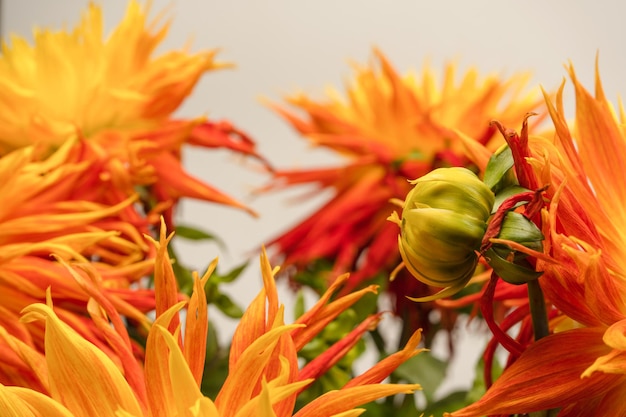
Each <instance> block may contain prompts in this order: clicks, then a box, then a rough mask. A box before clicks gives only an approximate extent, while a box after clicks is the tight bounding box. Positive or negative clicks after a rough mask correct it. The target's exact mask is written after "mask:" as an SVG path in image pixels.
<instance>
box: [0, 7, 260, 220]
mask: <svg viewBox="0 0 626 417" xmlns="http://www.w3.org/2000/svg"><path fill="white" fill-rule="evenodd" d="M146 9H147V8H144V7H142V6H140V5H139V3H138V2H136V1H134V0H133V1H131V2H130V3H129V5H128V9H127V11H126V15H125V17H124V18H123V20H122V21H121V22H120V24H119V25H118V26H117V27H116V28H115V29H114V30H113V32H112V33H111V34H110V35H109V36H108V37H106V38H103V28H102V26H103V24H102V12H101V9H100V7H99V6H97V5H95V4H90V5H89V9H88V10H87V11H86V13H85V14H84V15H83V17H82V19H81V22H80V23H79V24H78V25H77V27H76V28H75V29H74V30H72V31H71V32H65V31H58V32H55V31H50V30H37V31H35V33H34V44H33V45H29V44H28V42H27V41H26V40H24V39H22V38H20V37H18V36H11V38H10V43H6V42H3V44H2V56H0V79H1V80H2V81H0V96H2V100H0V155H4V154H7V153H8V152H10V151H11V150H14V149H19V148H22V147H25V146H30V145H34V146H35V150H36V152H35V154H36V155H37V157H39V158H44V157H45V156H46V155H48V154H50V152H52V151H54V149H57V148H58V147H60V146H61V145H62V144H63V143H65V142H66V141H67V140H71V139H76V146H75V148H74V150H73V158H74V159H75V160H76V161H78V162H80V161H89V162H90V163H92V164H101V165H103V167H104V170H103V173H102V174H101V175H100V176H99V177H97V178H93V179H92V182H91V183H88V184H85V187H86V189H84V190H83V191H85V192H89V193H93V194H94V198H99V200H98V201H105V202H107V203H110V204H116V203H119V201H120V200H124V199H126V198H127V197H128V196H130V195H132V194H134V193H135V192H136V191H138V190H141V191H142V202H143V204H144V205H146V206H147V207H148V208H149V209H152V208H154V207H158V208H159V210H161V211H165V213H166V217H167V220H168V222H171V215H172V210H173V206H174V204H175V203H176V201H177V200H178V199H179V198H180V197H192V198H198V199H203V200H207V201H214V202H218V203H223V204H229V205H232V206H235V207H239V208H243V209H245V210H248V211H250V210H249V209H247V208H245V207H244V206H243V205H242V204H241V203H239V202H237V201H235V200H234V199H232V198H231V197H228V196H227V195H225V194H224V193H222V192H220V191H218V190H217V189H215V188H214V187H211V186H209V185H208V184H205V183H203V182H201V181H200V180H198V179H196V178H194V177H193V176H191V175H189V174H188V173H187V172H186V171H185V170H184V169H183V167H182V165H181V148H182V146H183V145H186V144H191V145H196V146H203V147H218V146H219V147H226V148H229V149H232V150H235V151H237V152H242V153H244V154H248V155H255V156H256V153H255V150H254V143H253V142H252V141H251V140H250V138H248V137H247V136H246V135H245V134H244V133H243V132H241V131H239V130H238V129H236V128H235V127H234V126H232V125H231V124H230V123H228V122H210V121H208V120H206V119H205V118H203V117H199V118H195V119H177V118H175V117H173V112H174V111H175V110H176V109H177V108H178V107H179V106H180V104H181V103H182V102H183V101H184V99H185V98H186V97H187V96H188V95H189V94H190V93H191V91H192V90H193V88H194V86H195V85H196V83H197V82H198V80H199V79H200V77H201V76H202V75H203V74H204V73H206V72H207V71H211V70H214V69H218V68H223V67H225V66H227V64H224V63H220V62H216V61H215V54H216V51H215V50H211V51H204V52H199V53H195V54H191V53H189V52H188V51H186V50H176V51H170V52H166V53H163V54H161V55H155V49H156V48H157V46H158V45H159V44H160V43H161V41H162V40H163V39H164V38H165V36H166V35H167V31H168V24H167V23H165V24H163V23H160V22H159V21H158V20H154V21H149V20H148V17H147V15H148V10H146ZM87 187H89V188H88V189H87Z"/></svg>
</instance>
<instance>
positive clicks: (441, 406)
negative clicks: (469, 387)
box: [423, 391, 468, 416]
mask: <svg viewBox="0 0 626 417" xmlns="http://www.w3.org/2000/svg"><path fill="white" fill-rule="evenodd" d="M467 405H468V402H467V391H455V392H452V393H450V394H448V395H447V396H445V397H444V398H441V399H440V400H437V401H435V402H433V403H432V404H431V403H429V404H428V406H427V407H426V409H425V410H424V411H423V413H424V415H425V416H441V415H443V413H450V412H452V411H456V410H460V409H461V408H463V407H465V406H467Z"/></svg>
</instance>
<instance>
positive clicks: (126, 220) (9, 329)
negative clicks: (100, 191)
mask: <svg viewBox="0 0 626 417" xmlns="http://www.w3.org/2000/svg"><path fill="white" fill-rule="evenodd" d="M72 145H73V144H72V143H71V142H67V143H65V144H63V145H62V146H61V147H60V148H59V149H57V150H56V151H55V152H54V153H53V154H51V155H50V156H49V157H48V158H46V159H44V160H37V159H36V158H35V150H34V148H33V147H26V148H21V149H18V150H14V151H12V152H10V153H9V154H7V155H5V156H4V157H2V158H0V194H1V195H2V196H3V204H2V206H1V207H0V229H2V233H0V313H1V314H0V325H1V326H2V329H3V331H2V334H3V336H2V338H1V340H2V341H0V359H1V360H0V383H3V384H9V385H22V386H30V387H36V388H37V389H40V390H43V389H44V387H43V386H41V385H40V383H39V381H37V380H35V379H33V375H32V373H30V372H28V371H27V370H25V369H24V367H23V366H21V365H20V362H19V361H18V360H17V358H16V357H15V354H14V353H12V351H11V349H8V347H9V346H10V345H11V343H10V342H8V340H9V339H7V338H8V337H15V338H17V339H18V340H19V343H20V344H24V345H26V346H28V347H29V348H30V349H32V350H34V351H35V352H43V351H44V338H43V327H42V326H41V325H38V324H29V325H26V324H24V323H21V322H20V321H19V316H20V312H21V310H22V309H23V308H25V307H27V306H28V305H30V304H33V303H37V302H42V301H44V300H45V294H46V291H47V290H50V291H51V293H52V294H53V296H54V297H55V300H57V310H56V311H57V314H58V316H59V317H61V318H62V319H63V320H64V321H66V322H67V323H68V324H69V325H70V326H71V327H72V328H74V330H75V331H77V332H78V333H79V334H80V335H81V336H82V337H83V338H85V339H86V340H89V341H90V342H91V343H94V344H95V345H97V346H98V347H99V348H101V349H102V350H103V351H105V352H106V354H108V355H110V356H111V357H116V353H115V352H114V351H113V350H111V349H110V347H109V346H108V344H107V343H106V339H105V338H103V337H102V335H99V334H98V331H97V329H96V326H94V323H93V322H92V321H90V320H86V319H85V317H86V315H87V310H88V300H89V297H90V295H89V291H96V290H97V291H98V292H99V293H101V294H102V297H105V298H106V299H107V300H108V302H109V303H111V304H112V305H113V306H115V308H117V309H119V311H120V312H121V313H122V314H124V316H125V317H126V318H127V319H129V320H131V321H132V322H134V323H137V324H138V325H139V326H140V327H141V323H142V322H145V319H144V313H145V312H147V311H150V310H152V309H154V306H155V301H154V294H153V292H152V290H148V289H142V288H141V287H139V286H138V285H137V284H138V283H139V281H140V280H141V279H142V278H143V277H145V276H147V275H148V274H150V273H151V271H152V263H153V261H151V260H149V258H151V257H153V252H154V251H153V250H152V249H151V248H150V246H149V245H147V244H146V242H145V240H144V238H143V236H142V233H144V232H147V231H148V229H147V228H146V227H145V226H146V224H145V222H143V223H134V222H133V218H132V217H129V216H126V215H125V211H126V210H128V209H129V207H131V206H132V205H133V203H134V201H135V199H133V198H127V199H126V200H125V201H122V202H120V203H119V204H117V205H114V206H109V205H105V204H102V203H98V202H94V201H90V200H88V199H87V200H83V199H81V198H80V193H78V195H77V189H78V188H79V185H80V184H81V182H82V180H83V179H84V178H85V177H86V176H89V175H90V174H91V172H93V170H94V167H92V166H90V165H89V163H87V162H86V161H84V162H81V163H75V162H71V161H68V156H69V154H70V153H71V148H72ZM51 254H54V255H55V256H56V258H57V259H58V260H59V262H61V261H77V262H82V263H87V262H89V263H90V265H91V266H90V268H91V269H90V270H93V271H94V274H97V279H96V275H93V274H92V275H91V277H92V278H94V279H93V280H91V279H89V278H88V277H85V279H83V280H80V281H78V280H75V279H74V278H72V275H71V274H70V273H69V271H68V270H67V269H66V268H64V267H63V266H62V265H61V264H60V263H59V262H57V261H55V259H54V258H53V257H52V256H51ZM134 348H135V350H134V352H133V355H136V356H137V357H138V358H140V357H142V355H143V353H142V349H140V348H139V346H138V345H137V346H134Z"/></svg>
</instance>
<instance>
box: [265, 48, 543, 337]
mask: <svg viewBox="0 0 626 417" xmlns="http://www.w3.org/2000/svg"><path fill="white" fill-rule="evenodd" d="M374 56H375V61H376V65H372V66H365V67H363V66H355V76H354V79H352V80H351V81H350V82H349V84H348V87H347V88H346V93H345V96H342V95H341V94H340V93H338V92H336V91H334V90H332V91H330V92H329V98H328V99H326V100H323V101H315V100H313V99H311V98H309V97H307V96H305V95H304V94H300V95H295V96H292V97H289V98H288V99H287V102H288V104H289V106H290V107H291V108H288V107H287V106H279V105H272V107H273V108H274V109H275V110H276V111H277V112H278V113H279V114H280V115H281V116H283V117H284V118H285V119H286V120H287V121H288V122H289V123H291V125H292V126H293V127H294V128H295V129H296V130H297V132H298V133H300V134H301V135H302V136H304V137H306V139H307V140H309V141H310V142H311V143H312V144H313V145H314V146H320V147H324V148H328V149H331V150H333V151H335V152H337V153H338V154H339V155H340V156H341V157H342V158H343V159H344V160H345V163H340V164H339V165H338V166H337V167H334V168H322V169H310V170H307V169H294V170H277V171H276V172H275V176H274V180H273V182H272V183H271V184H270V185H269V186H268V187H267V188H268V189H281V188H285V187H292V186H299V185H303V184H311V185H313V186H316V187H318V188H319V189H327V190H332V193H333V195H332V197H331V198H330V199H329V201H328V202H327V203H326V204H324V205H323V206H322V207H320V209H319V210H317V211H315V213H314V214H313V215H311V216H310V217H308V218H307V219H305V220H304V221H303V222H301V223H300V224H298V225H297V226H295V227H294V228H292V229H291V230H289V231H286V232H285V233H284V234H282V235H280V236H278V237H277V238H275V239H274V240H273V241H272V242H271V244H270V245H269V247H270V249H274V250H275V251H276V252H277V253H278V254H279V255H280V257H281V259H282V261H283V262H284V263H285V264H286V265H289V266H292V267H294V268H295V269H296V270H297V271H302V270H306V269H307V268H310V265H312V263H313V262H314V261H316V260H325V261H326V262H330V264H331V265H332V271H333V273H332V274H331V276H330V279H331V280H332V278H333V277H334V276H336V275H337V274H339V273H342V272H344V271H355V272H354V273H353V274H352V275H351V278H350V282H349V283H348V287H358V286H359V285H362V283H363V281H365V280H368V279H371V278H372V277H374V276H376V275H377V274H381V273H382V274H385V275H386V276H388V275H389V273H390V272H391V271H392V270H393V268H394V267H395V266H396V265H398V264H399V263H400V257H399V254H398V250H397V237H398V228H397V226H396V225H394V224H392V223H391V222H388V221H387V217H388V216H389V214H390V213H392V212H393V211H394V210H395V209H396V206H395V205H394V204H393V203H391V202H390V200H392V199H404V197H405V196H406V195H407V193H408V192H409V191H410V189H411V185H410V184H409V182H408V180H414V179H416V178H419V177H421V176H423V175H425V174H426V173H428V172H429V171H431V170H432V169H434V168H438V167H449V166H468V167H470V168H472V169H475V168H476V167H475V166H473V165H472V164H471V163H470V160H469V159H468V158H467V157H466V151H465V147H464V146H465V145H464V144H463V142H464V140H462V139H461V136H462V137H463V138H467V137H469V138H472V140H475V141H477V142H478V143H481V144H484V145H485V146H487V147H489V149H492V150H495V149H496V148H497V147H498V146H499V145H500V144H501V143H502V139H501V137H500V135H499V134H497V131H496V129H495V128H494V127H492V126H490V124H489V122H490V121H491V120H492V119H496V118H497V119H499V120H506V121H508V122H509V123H513V122H517V121H518V120H519V119H520V118H521V117H522V116H523V115H524V114H525V113H526V112H528V111H531V110H533V109H535V110H537V108H538V106H540V103H541V97H540V93H539V91H530V90H528V91H527V90H526V89H525V86H526V82H527V80H528V77H527V75H526V74H517V75H515V76H513V77H511V78H509V79H506V80H503V79H502V78H501V77H499V76H495V75H491V76H487V77H480V76H479V74H478V71H476V70H475V69H470V70H469V71H467V72H466V73H465V74H464V75H463V76H462V77H461V79H460V80H458V79H457V77H456V70H457V69H456V66H455V65H453V64H449V65H447V66H446V67H445V71H444V77H443V81H442V82H441V83H438V82H437V80H436V76H435V74H434V71H433V70H432V69H431V68H430V67H428V66H426V67H425V69H424V71H423V72H422V74H421V75H417V74H415V73H409V74H407V75H405V76H402V75H400V74H399V73H398V72H397V71H396V70H395V69H394V68H393V66H392V65H391V64H390V62H389V61H388V60H387V58H386V57H385V56H384V55H383V54H382V53H381V52H380V51H378V50H375V51H374ZM292 108H293V109H292ZM537 111H538V110H537ZM296 278H297V275H296ZM390 285H391V290H392V292H393V293H396V294H397V297H396V299H397V304H398V306H397V307H398V308H399V309H400V310H406V311H409V310H416V307H415V304H414V303H412V302H410V301H408V300H406V298H405V296H406V295H413V296H418V297H419V296H427V295H430V294H431V293H432V292H433V291H434V289H431V288H430V287H428V286H426V285H424V284H422V283H419V282H418V281H416V280H415V279H413V278H412V277H411V276H410V274H408V273H406V272H404V271H403V272H401V273H400V274H398V276H397V278H396V279H395V280H394V281H393V282H392V283H391V284H390ZM420 308H421V307H420ZM420 315H421V316H422V317H423V316H424V314H420ZM426 315H427V314H426ZM416 326H417V327H424V326H426V323H420V324H417V325H416ZM425 331H426V332H427V333H428V329H427V328H425Z"/></svg>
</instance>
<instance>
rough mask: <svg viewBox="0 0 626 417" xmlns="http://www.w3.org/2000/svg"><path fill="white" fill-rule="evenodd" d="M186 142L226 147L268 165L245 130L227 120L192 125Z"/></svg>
mask: <svg viewBox="0 0 626 417" xmlns="http://www.w3.org/2000/svg"><path fill="white" fill-rule="evenodd" d="M188 143H189V144H190V145H197V146H203V147H205V148H227V149H230V150H232V151H235V152H239V153H241V154H244V155H249V156H252V157H254V158H256V159H258V160H259V161H261V162H262V163H263V164H264V165H265V166H267V167H269V166H270V164H269V162H268V161H267V160H266V159H265V158H263V156H261V155H260V154H259V153H258V152H257V150H256V144H255V143H254V141H253V140H252V138H250V136H248V135H247V134H246V133H245V132H243V131H241V130H239V129H237V128H236V127H235V126H233V125H232V123H230V122H229V121H228V120H220V121H218V122H210V121H208V122H204V123H202V124H199V125H197V126H194V128H193V130H192V131H191V136H190V137H189V141H188Z"/></svg>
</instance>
